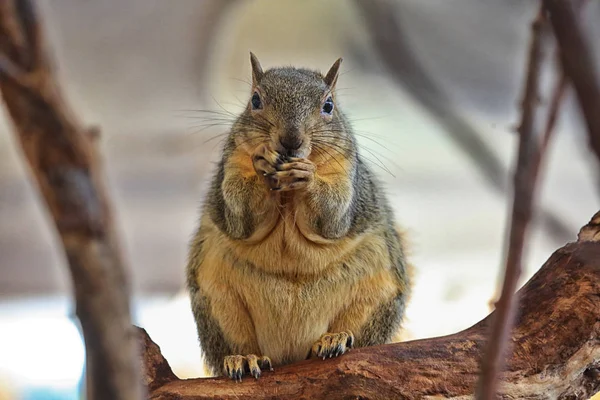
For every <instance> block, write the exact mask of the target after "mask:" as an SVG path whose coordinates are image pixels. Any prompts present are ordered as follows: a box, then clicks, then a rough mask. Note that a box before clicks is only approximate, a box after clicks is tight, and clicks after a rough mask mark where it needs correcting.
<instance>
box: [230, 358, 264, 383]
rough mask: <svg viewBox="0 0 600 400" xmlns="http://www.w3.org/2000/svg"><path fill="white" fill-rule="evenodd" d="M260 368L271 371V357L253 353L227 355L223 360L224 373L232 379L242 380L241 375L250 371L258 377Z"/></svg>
mask: <svg viewBox="0 0 600 400" xmlns="http://www.w3.org/2000/svg"><path fill="white" fill-rule="evenodd" d="M261 368H263V369H269V370H270V371H273V366H272V363H271V359H270V358H269V357H267V356H262V357H257V356H255V355H254V354H249V355H247V356H245V357H244V356H239V355H237V356H227V357H225V360H224V361H223V370H224V371H225V374H226V375H227V376H228V377H230V378H231V379H233V380H234V381H239V382H241V381H242V375H244V374H248V373H250V374H251V375H252V376H253V377H254V378H256V379H258V378H259V377H260V374H261Z"/></svg>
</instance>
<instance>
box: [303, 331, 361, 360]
mask: <svg viewBox="0 0 600 400" xmlns="http://www.w3.org/2000/svg"><path fill="white" fill-rule="evenodd" d="M353 346H354V335H352V332H350V331H345V332H340V333H325V334H324V335H322V336H321V338H320V339H319V340H317V341H316V342H315V344H313V347H312V353H313V354H314V355H315V356H317V357H319V358H322V359H323V360H324V359H326V358H331V357H337V356H339V355H341V354H344V353H345V352H346V351H348V350H349V349H351V348H352V347H353Z"/></svg>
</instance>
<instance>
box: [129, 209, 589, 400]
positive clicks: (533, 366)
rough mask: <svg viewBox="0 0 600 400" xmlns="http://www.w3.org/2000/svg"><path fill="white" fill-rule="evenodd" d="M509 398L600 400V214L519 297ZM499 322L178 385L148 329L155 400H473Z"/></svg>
mask: <svg viewBox="0 0 600 400" xmlns="http://www.w3.org/2000/svg"><path fill="white" fill-rule="evenodd" d="M519 299H520V302H519V305H518V307H517V313H516V314H517V319H516V324H515V327H514V329H513V331H512V336H511V348H512V352H511V355H510V356H509V357H507V360H506V361H507V368H506V370H505V372H502V373H501V374H500V385H499V388H498V389H499V397H500V398H502V399H525V398H526V399H530V400H535V399H589V398H590V397H591V396H592V395H593V394H595V393H597V392H598V391H600V212H598V213H597V214H596V215H595V216H594V217H593V218H592V220H591V221H590V223H588V224H587V225H586V226H585V227H584V228H582V229H581V231H580V233H579V239H578V241H577V242H575V243H569V244H567V245H566V246H564V247H563V248H561V249H559V250H557V251H556V252H555V253H554V254H553V255H552V256H551V257H550V259H549V260H548V261H547V262H546V263H545V264H544V266H542V268H541V269H540V270H539V271H538V272H537V273H536V274H535V275H534V276H533V277H532V278H531V280H530V281H529V282H528V283H527V284H525V286H524V287H523V288H522V289H521V290H520V291H519ZM493 318H494V313H492V314H490V315H489V316H488V317H487V318H485V319H483V320H482V321H481V322H479V323H477V324H475V325H474V326H472V327H471V328H469V329H467V330H464V331H462V332H458V333H455V334H453V335H449V336H443V337H437V338H431V339H424V340H416V341H412V342H405V343H394V344H389V345H383V346H376V347H368V348H361V349H354V350H351V351H350V352H349V353H347V354H345V355H343V356H340V357H338V358H333V359H327V360H324V361H323V360H308V361H303V362H300V363H297V364H293V365H288V366H285V367H281V368H278V369H277V370H276V371H275V372H273V373H269V372H267V373H264V374H263V376H262V377H261V378H260V379H259V380H254V379H253V378H246V379H245V380H244V381H243V382H242V383H235V382H232V381H230V380H228V379H226V378H205V379H189V380H180V379H178V378H177V377H176V376H175V375H174V374H173V372H172V371H171V368H170V367H169V365H168V363H167V361H166V360H165V359H164V358H163V357H162V355H161V354H160V349H159V348H158V346H156V344H154V343H153V342H152V340H151V339H150V338H149V337H148V335H147V334H146V332H145V331H144V330H140V338H141V341H142V346H143V348H144V349H145V352H144V354H145V356H144V361H143V364H144V369H145V377H146V383H147V385H148V387H149V389H150V398H152V399H156V400H159V399H161V400H167V399H179V400H192V399H194V400H200V399H241V398H252V399H322V398H323V399H332V400H335V399H423V398H429V399H433V398H461V399H466V398H471V397H472V396H473V394H474V391H475V386H476V383H477V379H478V376H479V373H480V364H481V358H482V355H483V351H484V348H485V344H486V343H485V342H486V338H488V337H489V329H490V321H491V320H492V319H493Z"/></svg>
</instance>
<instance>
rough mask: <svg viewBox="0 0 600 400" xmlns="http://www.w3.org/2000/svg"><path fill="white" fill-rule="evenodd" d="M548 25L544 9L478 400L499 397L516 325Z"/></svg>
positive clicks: (536, 25)
mask: <svg viewBox="0 0 600 400" xmlns="http://www.w3.org/2000/svg"><path fill="white" fill-rule="evenodd" d="M546 26H547V24H546V21H545V18H544V15H543V10H542V8H540V11H539V13H538V16H537V17H536V19H535V21H534V22H533V24H532V31H533V32H532V39H531V45H530V49H529V60H528V67H527V77H526V82H525V89H524V96H523V104H522V108H523V113H522V117H521V124H520V127H519V153H518V159H517V165H516V169H515V175H514V199H513V210H512V219H511V227H510V237H509V245H508V254H507V258H506V268H505V273H504V283H503V285H502V292H501V295H500V300H499V301H498V303H497V307H496V313H495V318H494V321H493V323H492V327H491V331H490V336H489V341H488V347H487V351H486V353H485V357H484V359H483V361H482V375H481V380H480V382H479V386H478V391H477V398H478V399H480V400H492V399H495V398H496V390H497V382H498V379H499V377H498V373H499V372H500V370H501V369H503V367H504V358H505V352H506V348H507V344H508V343H507V342H508V337H509V335H510V331H511V329H512V326H513V320H514V308H515V304H516V302H517V296H516V294H515V291H516V289H517V283H518V281H519V276H520V275H521V268H522V266H521V263H522V256H523V244H524V242H525V236H526V233H527V227H528V225H529V222H530V221H531V216H532V209H533V198H534V193H535V186H536V178H537V166H536V164H539V163H538V160H539V159H540V157H539V156H538V154H539V153H538V152H539V151H540V150H539V149H540V146H539V141H538V137H537V135H536V133H535V123H534V122H535V111H536V107H537V103H538V90H539V88H538V86H539V71H540V68H541V66H542V62H543V48H542V47H543V42H544V36H545V35H544V34H545V27H546Z"/></svg>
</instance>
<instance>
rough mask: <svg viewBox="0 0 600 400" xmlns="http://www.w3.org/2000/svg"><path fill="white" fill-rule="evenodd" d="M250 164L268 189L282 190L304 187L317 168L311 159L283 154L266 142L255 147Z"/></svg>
mask: <svg viewBox="0 0 600 400" xmlns="http://www.w3.org/2000/svg"><path fill="white" fill-rule="evenodd" d="M252 164H253V166H254V170H255V171H256V174H257V175H258V176H261V177H263V178H264V180H265V183H266V184H267V187H268V188H269V189H270V190H272V191H282V192H287V191H290V190H298V189H303V188H306V187H307V186H308V185H309V184H310V183H311V182H312V181H313V178H314V174H315V171H316V169H317V168H316V166H315V164H313V163H312V161H309V160H307V159H304V158H294V157H287V156H283V155H281V154H279V153H277V152H275V151H273V150H271V148H270V147H269V146H268V145H266V144H263V145H261V146H259V147H258V148H257V149H256V152H255V153H254V155H253V156H252Z"/></svg>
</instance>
